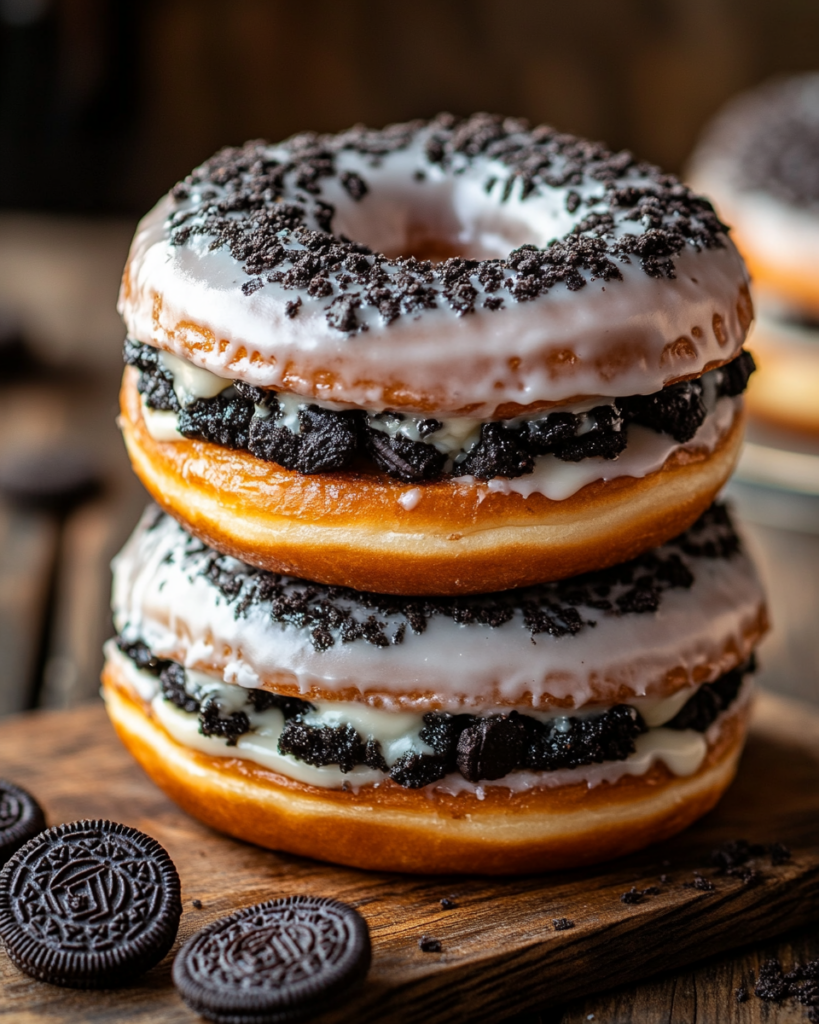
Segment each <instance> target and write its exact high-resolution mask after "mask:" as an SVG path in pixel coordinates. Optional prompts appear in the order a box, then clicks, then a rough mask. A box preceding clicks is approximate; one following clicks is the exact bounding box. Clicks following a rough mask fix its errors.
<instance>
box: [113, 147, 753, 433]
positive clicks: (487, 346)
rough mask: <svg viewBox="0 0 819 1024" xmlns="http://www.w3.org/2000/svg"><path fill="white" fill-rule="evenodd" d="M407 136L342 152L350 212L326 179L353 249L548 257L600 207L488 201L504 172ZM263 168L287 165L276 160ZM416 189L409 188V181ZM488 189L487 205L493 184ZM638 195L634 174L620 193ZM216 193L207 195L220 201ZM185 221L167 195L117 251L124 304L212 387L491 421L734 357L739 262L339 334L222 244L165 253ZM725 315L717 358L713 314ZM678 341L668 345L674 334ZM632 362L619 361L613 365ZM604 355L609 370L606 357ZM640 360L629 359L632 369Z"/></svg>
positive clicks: (625, 226) (641, 275) (739, 331)
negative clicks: (452, 162)
mask: <svg viewBox="0 0 819 1024" xmlns="http://www.w3.org/2000/svg"><path fill="white" fill-rule="evenodd" d="M423 146H424V136H423V133H419V135H418V136H417V138H416V140H415V141H414V142H413V143H412V144H411V145H410V146H409V147H408V148H406V149H404V150H399V151H396V152H393V153H389V154H387V155H385V156H384V157H383V158H381V159H380V160H379V161H378V162H377V163H374V162H372V161H370V160H367V159H365V158H364V157H363V156H361V155H360V154H358V153H356V152H351V151H343V152H341V153H339V154H338V156H337V166H338V170H339V171H340V172H343V171H353V172H355V173H359V174H361V176H362V177H364V179H365V180H366V181H367V183H368V185H369V191H368V193H367V194H366V195H365V196H364V197H363V198H362V199H361V200H360V201H359V202H354V201H353V200H352V199H351V197H350V196H349V195H348V194H347V193H346V191H345V190H344V189H343V188H342V187H341V185H340V184H339V182H338V180H337V178H329V179H321V180H320V182H319V186H320V195H319V196H318V198H320V199H322V200H323V201H325V202H330V203H331V204H332V205H333V206H334V207H335V210H336V213H335V216H334V219H333V225H332V226H333V230H334V231H335V232H337V233H345V234H347V235H349V236H350V237H352V238H355V239H357V240H359V241H364V242H366V243H367V244H369V245H371V246H372V247H373V248H374V249H375V250H377V251H382V252H385V253H387V254H388V255H395V254H397V253H399V252H401V251H406V249H407V246H408V245H409V244H410V240H411V238H412V237H413V236H417V235H418V234H419V232H420V234H421V235H429V234H430V233H432V234H433V236H434V237H438V238H440V237H441V235H443V236H444V237H445V238H447V239H449V241H450V242H451V243H452V244H455V245H457V246H458V247H459V248H460V249H461V251H463V252H464V254H469V255H473V256H478V257H485V256H505V255H507V254H508V253H509V252H510V251H511V250H512V249H513V248H516V247H517V246H519V245H521V244H522V243H525V242H528V243H534V244H535V245H538V246H541V247H542V246H546V245H548V243H549V242H550V241H551V240H553V239H556V238H560V237H563V236H565V235H566V234H567V233H568V232H570V231H571V230H572V229H573V228H574V227H575V226H576V225H577V224H578V223H579V222H580V221H581V220H582V219H583V218H584V217H586V216H587V215H589V214H591V213H594V212H595V207H594V205H592V206H586V205H585V204H583V205H581V206H580V207H578V208H577V209H576V210H575V211H574V212H573V213H570V212H569V210H568V209H567V196H568V193H569V191H570V186H566V187H564V188H550V189H544V190H542V191H540V192H536V193H534V194H532V195H529V196H528V197H527V198H526V199H523V198H522V197H521V191H520V188H519V187H516V188H515V189H514V190H513V192H512V194H511V196H510V197H509V199H508V200H507V201H505V202H503V203H501V201H500V196H499V192H500V189H501V187H502V185H501V183H502V181H503V179H505V178H506V176H507V171H508V169H507V168H505V167H504V166H503V165H501V164H496V163H495V162H493V161H492V160H490V159H488V158H479V159H476V160H475V161H473V162H471V163H468V164H466V165H465V166H464V167H463V169H462V170H460V171H459V173H458V174H455V175H453V174H450V173H447V172H444V171H442V170H441V169H440V168H438V167H436V166H434V165H430V164H429V163H428V162H427V161H426V160H425V158H424V156H423ZM269 152H270V155H271V156H274V157H275V156H278V157H280V158H281V157H282V156H283V153H282V151H281V150H279V149H277V148H276V147H270V150H269ZM419 169H423V171H424V174H425V178H424V180H423V181H417V180H415V178H414V172H415V171H416V170H419ZM493 175H494V176H496V177H497V178H498V185H497V187H496V188H493V189H491V190H490V191H489V192H487V190H486V188H485V185H486V183H487V180H488V179H489V178H490V177H492V176H493ZM626 183H628V184H631V185H635V186H638V187H639V186H641V185H646V184H649V185H650V181H648V180H647V179H644V178H642V177H640V176H639V175H638V174H637V173H636V172H629V176H628V177H625V178H624V179H623V184H626ZM571 189H572V190H574V191H576V192H578V194H580V195H581V196H583V197H587V196H596V195H600V193H601V187H600V183H599V182H597V181H594V180H586V181H584V182H583V183H581V184H580V185H572V186H571ZM217 191H218V189H217ZM186 204H187V206H188V207H190V208H193V206H194V205H195V200H193V199H192V200H187V201H185V202H183V203H182V205H181V207H177V206H176V204H175V202H174V201H173V200H172V199H171V198H170V197H166V198H165V199H163V200H162V201H161V202H160V203H159V204H158V205H157V206H156V207H155V208H154V210H152V211H151V212H150V213H149V214H148V215H147V216H146V217H145V218H144V219H143V221H142V222H141V224H140V225H139V228H138V230H137V234H136V237H135V238H134V242H133V245H132V248H131V253H130V256H129V262H128V268H127V274H126V281H125V284H124V285H123V290H122V292H121V295H120V303H119V309H120V312H121V313H122V315H123V317H124V319H125V322H126V326H127V329H128V332H129V334H130V335H131V336H132V337H134V338H136V339H138V340H140V341H143V342H147V343H149V344H153V345H157V346H159V347H161V348H165V349H168V350H169V351H172V352H175V353H176V354H177V355H185V354H187V352H188V351H189V349H190V348H193V349H194V350H195V351H194V353H193V359H194V361H195V362H196V364H197V365H199V366H201V367H203V368H206V369H208V370H210V371H211V372H213V373H214V374H217V375H218V376H222V377H239V378H241V379H242V380H245V381H247V382H248V383H251V384H254V385H258V386H264V387H274V388H277V389H279V388H283V389H284V390H292V391H295V392H296V393H298V394H301V395H305V396H310V397H317V398H324V399H329V400H334V401H340V402H345V403H350V404H351V405H354V406H357V407H363V408H367V407H373V408H378V409H382V408H385V407H390V406H392V407H394V406H395V398H394V395H393V397H392V399H391V398H390V394H391V392H397V393H401V392H406V391H409V392H411V393H412V394H414V395H422V396H425V398H426V400H427V402H426V404H425V405H419V404H416V405H415V406H414V405H413V403H412V402H411V401H410V400H409V399H406V401H403V400H402V408H405V409H407V410H408V411H409V410H410V409H412V408H413V407H414V408H415V411H417V412H429V411H432V410H434V411H435V412H440V413H446V412H450V413H455V412H458V411H459V410H461V411H463V410H464V409H465V408H466V407H469V408H470V414H471V415H476V416H480V417H481V418H484V419H486V418H491V417H492V415H493V413H494V410H495V409H496V408H497V407H498V406H499V405H501V404H503V403H508V402H517V403H521V404H524V405H525V404H528V403H531V402H536V401H547V402H564V401H567V400H569V399H571V398H572V397H576V396H578V395H608V396H617V395H629V394H651V393H653V392H655V391H659V390H660V388H661V387H663V385H664V384H666V383H667V382H668V381H670V380H672V379H675V378H677V377H680V376H684V375H687V374H696V373H699V372H701V371H702V370H703V368H704V367H705V366H706V364H708V363H709V362H711V361H717V360H721V361H724V360H726V359H727V358H729V357H730V356H731V355H732V354H733V353H734V352H735V351H736V350H737V349H738V348H739V346H740V344H741V342H742V340H743V337H744V333H745V332H744V330H743V328H742V326H741V323H740V320H739V316H738V313H737V308H736V307H737V299H738V295H739V291H740V289H741V288H743V287H745V286H746V284H747V275H746V272H745V269H744V266H743V264H742V260H741V259H740V257H739V255H738V253H737V251H736V249H735V248H734V246H733V244H732V243H731V242H730V241H728V242H727V244H726V247H725V248H722V249H711V250H702V251H699V252H697V251H695V250H694V249H693V247H692V246H690V245H689V246H688V247H687V248H686V249H684V250H683V251H682V252H681V253H680V255H679V256H678V257H676V258H675V272H676V277H675V278H674V279H673V280H668V279H665V278H653V277H649V276H648V275H647V274H646V273H645V272H644V271H643V270H642V269H641V268H640V266H639V261H638V260H636V259H635V260H632V261H631V262H628V263H626V262H624V261H618V266H619V268H620V270H621V271H622V274H623V280H622V281H610V282H608V283H604V282H602V281H600V280H597V281H592V280H588V275H586V276H587V280H588V283H587V284H586V286H585V287H584V288H582V289H581V290H580V291H576V292H575V291H570V290H569V288H568V287H567V286H566V285H565V284H558V285H555V286H554V287H553V288H551V289H550V290H549V292H548V293H546V294H543V295H541V296H540V297H539V298H537V299H534V300H533V301H529V302H517V303H512V302H508V303H507V306H506V307H505V308H504V309H502V310H499V311H489V310H487V309H484V308H483V307H482V305H481V302H482V293H483V285H482V284H481V283H480V281H479V280H478V278H477V277H476V276H475V277H473V278H471V283H472V285H473V286H474V287H475V288H476V289H477V291H478V293H479V301H478V304H477V307H476V309H475V311H474V312H472V313H470V314H469V315H467V316H459V315H457V313H456V312H455V311H453V310H452V309H451V308H449V307H448V306H447V305H446V303H444V302H440V303H439V304H438V308H437V309H431V310H425V311H424V313H423V315H421V316H409V315H405V316H401V317H399V318H398V319H397V320H395V321H394V322H392V323H390V324H385V323H384V322H383V321H382V319H381V317H380V315H379V314H377V313H376V311H375V310H373V309H368V310H366V311H363V312H362V319H363V321H364V323H365V324H366V327H367V328H368V329H367V331H366V332H365V333H362V334H360V335H358V336H356V337H353V338H350V337H347V336H345V335H344V334H343V333H341V332H339V331H337V330H335V329H334V328H332V327H330V326H329V324H328V323H327V320H326V318H325V309H326V307H327V305H328V301H329V300H328V299H327V298H322V299H317V298H316V299H313V298H310V297H308V296H307V294H306V292H305V293H302V292H301V291H300V292H298V295H299V298H301V300H302V306H301V307H300V309H299V313H298V316H295V317H289V316H287V315H286V313H285V306H286V303H288V302H289V301H291V300H292V299H293V298H294V297H295V294H296V293H294V292H292V291H287V290H285V289H284V288H283V287H282V286H281V285H280V284H277V283H265V284H264V285H263V287H261V288H260V289H259V290H258V291H256V292H254V293H253V294H252V295H249V296H247V295H244V294H243V293H242V291H241V285H242V284H243V283H245V282H246V281H247V280H248V278H247V276H246V274H245V273H244V271H243V270H242V269H241V265H240V263H239V262H238V261H236V260H235V259H234V258H233V257H232V256H231V255H230V253H229V252H228V251H227V249H225V248H217V249H211V248H210V240H209V239H208V238H206V237H202V236H192V238H191V239H189V240H188V242H187V243H186V244H185V245H183V246H178V247H175V246H172V245H171V244H170V241H169V228H168V225H167V219H168V216H169V215H170V214H171V213H172V212H173V211H174V210H175V209H182V210H184V209H186ZM628 213H629V211H628V210H626V209H623V210H619V211H618V210H615V211H614V236H615V237H620V236H622V235H623V234H626V233H638V232H641V231H642V230H643V226H642V225H641V224H640V223H639V222H635V221H633V220H629V219H628ZM715 315H719V316H720V317H721V318H722V322H723V329H724V331H725V337H724V343H723V344H722V345H721V344H720V342H719V340H718V339H717V337H716V335H715V333H714V330H713V326H712V324H713V318H714V316H715ZM681 338H684V339H686V340H687V344H686V345H684V346H682V347H681V348H678V349H674V350H670V349H669V346H671V345H673V343H674V342H676V341H677V340H678V339H681ZM626 350H627V351H628V352H629V353H630V354H631V355H630V356H629V358H625V359H623V358H618V357H617V355H616V353H623V352H625V351H626ZM613 353H614V354H615V357H614V358H611V356H612V354H613ZM632 355H633V356H635V357H634V358H631V356H632Z"/></svg>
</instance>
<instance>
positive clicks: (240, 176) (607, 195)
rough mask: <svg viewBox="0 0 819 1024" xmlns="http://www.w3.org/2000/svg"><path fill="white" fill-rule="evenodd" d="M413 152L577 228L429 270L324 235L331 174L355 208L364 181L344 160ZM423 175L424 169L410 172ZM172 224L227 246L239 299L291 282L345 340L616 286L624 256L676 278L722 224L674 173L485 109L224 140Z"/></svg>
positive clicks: (288, 288) (178, 240)
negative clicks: (548, 201) (442, 312)
mask: <svg viewBox="0 0 819 1024" xmlns="http://www.w3.org/2000/svg"><path fill="white" fill-rule="evenodd" d="M410 147H417V148H418V160H419V163H420V166H418V167H417V168H416V171H415V173H414V175H411V177H413V178H414V179H415V180H416V181H418V180H421V181H423V180H424V179H425V178H426V177H428V176H429V175H430V174H431V173H433V172H434V173H438V174H441V173H443V174H445V175H459V174H464V173H467V172H469V173H471V174H477V175H479V176H480V175H483V174H484V173H485V181H484V182H483V188H484V191H485V192H486V193H488V194H489V195H490V196H491V197H493V198H494V199H496V201H497V203H498V205H499V206H503V204H506V203H509V202H510V200H514V201H515V202H518V203H521V204H525V203H526V202H527V201H530V200H531V199H533V198H534V197H544V196H548V195H549V194H554V195H555V201H556V203H557V204H559V206H560V207H561V208H562V209H564V210H565V211H567V212H568V213H569V214H570V215H571V216H572V217H573V218H574V221H573V226H572V227H571V228H570V229H569V230H568V231H567V232H565V233H563V234H562V235H560V236H559V237H555V238H553V239H552V240H550V241H549V243H548V244H546V245H545V246H543V247H540V248H539V247H537V246H535V245H523V246H520V247H519V248H517V249H515V250H514V251H513V252H511V253H509V255H508V256H507V257H506V258H490V259H484V260H475V259H464V258H460V257H453V258H450V259H447V260H446V261H444V262H443V263H440V264H433V263H431V262H429V261H426V260H418V259H416V258H414V257H412V256H409V257H395V258H388V257H387V256H385V255H383V254H380V253H377V252H373V251H372V250H371V249H370V248H369V247H368V246H366V245H364V244H362V243H360V242H357V241H353V240H351V239H349V238H347V237H345V236H344V235H342V234H340V233H335V232H334V230H333V221H334V217H335V214H336V205H334V203H332V202H330V201H329V199H328V193H329V189H328V188H327V186H328V184H329V182H330V181H331V179H332V180H336V181H337V182H338V184H339V185H340V187H341V189H342V190H343V192H344V193H345V194H346V195H347V196H348V197H349V198H350V199H351V200H352V201H353V203H355V204H358V203H361V202H362V201H364V200H365V199H366V197H367V195H368V194H369V192H370V191H371V186H370V184H368V182H367V179H366V170H362V173H359V172H358V171H353V170H349V169H347V168H342V167H341V166H340V165H341V164H342V163H343V162H344V159H346V158H347V157H349V156H350V155H351V154H352V155H355V156H356V157H357V158H359V159H360V161H361V162H362V167H363V168H366V167H367V166H370V167H373V166H375V165H378V164H379V163H380V162H384V161H386V160H388V159H389V158H390V156H391V155H392V154H395V153H397V152H400V151H404V150H407V149H409V148H410ZM419 175H420V177H419ZM172 197H173V199H174V200H175V204H176V206H175V209H174V210H173V212H172V213H171V214H170V216H169V219H168V223H167V228H168V230H169V232H170V239H171V242H172V244H173V245H174V246H178V247H181V246H197V247H203V249H204V251H208V250H217V249H226V250H227V251H229V252H230V254H231V255H232V256H233V257H234V259H236V260H237V261H238V262H239V263H240V264H241V266H242V269H243V271H244V273H245V274H246V275H247V280H245V281H243V282H242V283H241V285H240V286H239V287H241V290H242V292H243V293H244V294H245V295H246V296H248V297H250V296H252V295H253V294H255V292H257V291H258V290H260V289H261V288H264V287H267V286H271V285H272V286H277V287H281V288H282V289H284V291H285V292H296V293H298V294H297V295H296V296H294V298H293V300H292V301H290V302H289V303H288V313H287V315H288V316H296V315H298V312H299V308H300V304H301V303H302V302H305V301H307V300H308V299H310V300H313V301H320V302H322V303H323V304H324V305H323V307H322V308H323V309H324V313H325V317H326V320H327V323H328V324H329V325H330V326H331V327H332V328H334V329H335V330H337V331H339V332H341V333H343V334H347V335H350V334H354V333H357V332H361V331H366V330H367V329H368V317H371V316H374V317H376V319H378V318H380V320H381V321H382V322H384V323H391V322H392V321H394V320H395V319H397V318H398V317H400V316H417V315H419V314H422V313H423V312H424V311H426V310H429V309H435V308H439V307H448V308H449V309H450V310H452V311H453V312H454V313H455V314H457V315H458V316H464V315H467V314H469V313H472V312H473V311H475V310H476V309H477V308H483V309H487V310H489V311H500V310H502V309H504V308H507V307H508V306H509V304H510V303H518V302H528V301H531V300H533V299H536V298H538V297H539V296H541V295H544V294H546V293H548V292H549V290H550V289H552V288H554V287H555V286H557V285H560V284H564V285H565V286H566V287H567V288H569V289H570V290H573V291H576V290H579V289H581V288H583V287H584V286H585V285H586V284H587V283H588V282H589V281H593V280H603V281H606V282H609V281H612V282H615V281H620V280H622V278H623V267H624V266H626V265H628V264H630V263H632V262H634V263H636V264H637V265H639V266H640V267H641V268H642V270H643V271H644V272H645V274H647V275H648V276H649V277H654V278H674V276H675V267H674V260H675V257H677V256H678V255H679V254H680V253H681V252H682V251H683V249H684V248H686V247H687V246H691V247H693V248H694V249H696V250H700V249H713V248H721V247H724V245H725V232H726V228H725V227H724V225H723V224H721V222H720V221H719V220H718V218H717V216H716V215H715V213H714V211H713V209H712V207H711V205H710V204H709V203H708V201H707V200H705V199H703V198H700V197H699V196H697V195H695V194H694V193H693V192H692V191H691V190H690V189H688V188H687V187H686V186H685V185H683V184H681V183H680V182H679V181H678V180H677V179H676V178H674V177H672V176H669V175H664V174H662V173H661V172H660V171H659V170H658V169H657V168H656V167H653V166H651V165H649V164H646V163H641V162H638V161H637V160H636V159H635V158H634V157H633V156H632V155H631V154H630V153H628V152H625V151H623V152H619V153H613V152H611V151H609V150H607V149H606V148H605V147H603V146H602V145H600V144H599V143H594V142H588V141H585V140H583V139H578V138H576V137H574V136H571V135H566V134H562V133H560V132H557V131H555V130H554V129H552V128H548V127H544V126H540V127H537V128H530V127H529V126H528V124H527V123H526V122H525V121H521V120H516V119H511V118H503V117H500V116H496V115H490V114H475V115H473V116H471V117H468V118H456V117H454V116H452V115H449V114H441V115H439V116H438V117H436V118H435V119H433V120H432V121H429V122H423V121H411V122H408V123H406V124H397V125H390V126H388V127H387V128H384V129H382V130H378V131H375V130H371V129H368V128H364V127H360V126H359V127H356V128H352V129H350V130H349V131H346V132H342V133H340V134H338V135H317V134H313V133H305V134H301V135H296V136H294V137H293V138H291V139H289V140H287V141H286V142H285V143H282V144H280V145H274V146H271V145H268V144H267V143H265V142H262V141H258V140H257V141H253V142H248V143H246V144H245V145H244V146H242V147H239V148H228V149H224V150H221V151H220V152H219V153H217V154H216V155H215V156H214V157H212V158H211V159H210V160H208V161H207V162H206V163H204V164H203V165H202V166H201V167H199V168H197V169H196V170H195V171H194V172H193V173H192V174H191V175H189V176H188V177H187V178H186V179H185V180H184V181H182V182H180V183H179V184H178V185H176V186H175V187H174V189H173V191H172Z"/></svg>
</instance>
